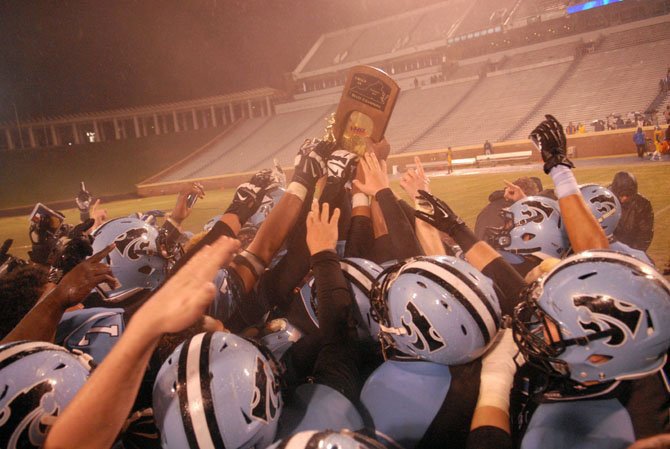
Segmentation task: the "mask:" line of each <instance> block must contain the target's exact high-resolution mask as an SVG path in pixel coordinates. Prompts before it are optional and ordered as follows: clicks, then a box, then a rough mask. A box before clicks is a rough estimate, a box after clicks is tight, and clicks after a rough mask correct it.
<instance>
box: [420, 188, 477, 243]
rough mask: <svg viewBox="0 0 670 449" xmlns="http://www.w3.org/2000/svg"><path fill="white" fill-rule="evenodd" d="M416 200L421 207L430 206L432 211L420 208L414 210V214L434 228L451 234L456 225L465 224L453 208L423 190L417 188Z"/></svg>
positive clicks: (426, 207)
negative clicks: (424, 210)
mask: <svg viewBox="0 0 670 449" xmlns="http://www.w3.org/2000/svg"><path fill="white" fill-rule="evenodd" d="M417 202H418V203H419V205H420V206H421V207H422V209H428V208H432V210H433V211H432V213H430V214H429V213H427V212H423V211H421V210H417V211H414V215H415V216H416V217H417V218H419V219H421V220H423V221H425V222H427V223H429V224H431V225H432V226H434V227H435V228H436V229H439V230H440V231H442V232H446V233H447V234H449V235H452V233H453V231H454V229H456V227H458V226H461V225H463V224H465V223H464V222H463V220H462V219H461V217H459V216H458V215H456V213H454V211H453V210H451V208H450V207H449V206H448V205H447V203H445V202H444V201H442V200H441V199H439V198H437V197H436V196H433V195H431V194H430V193H428V192H426V191H425V190H419V197H418V198H417Z"/></svg>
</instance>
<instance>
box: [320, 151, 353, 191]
mask: <svg viewBox="0 0 670 449" xmlns="http://www.w3.org/2000/svg"><path fill="white" fill-rule="evenodd" d="M357 165H358V155H357V154H355V153H351V152H349V151H347V150H335V151H333V152H332V153H331V155H330V156H329V157H328V162H326V170H327V173H328V182H329V183H334V182H338V183H341V184H346V183H348V182H350V181H351V178H352V177H353V175H354V172H355V171H356V166H357Z"/></svg>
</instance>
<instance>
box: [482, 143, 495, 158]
mask: <svg viewBox="0 0 670 449" xmlns="http://www.w3.org/2000/svg"><path fill="white" fill-rule="evenodd" d="M484 154H485V155H487V156H489V155H491V154H493V145H491V142H489V141H488V139H487V140H486V142H484Z"/></svg>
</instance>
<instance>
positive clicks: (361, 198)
mask: <svg viewBox="0 0 670 449" xmlns="http://www.w3.org/2000/svg"><path fill="white" fill-rule="evenodd" d="M351 207H352V209H353V208H354V207H370V197H369V196H367V195H366V194H365V193H362V192H359V193H354V195H353V196H352V197H351Z"/></svg>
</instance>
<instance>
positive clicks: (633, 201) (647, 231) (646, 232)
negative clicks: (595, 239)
mask: <svg viewBox="0 0 670 449" xmlns="http://www.w3.org/2000/svg"><path fill="white" fill-rule="evenodd" d="M637 188H638V186H637V179H636V178H635V176H634V175H633V174H632V173H630V172H625V171H620V172H618V173H616V174H615V175H614V179H613V180H612V185H611V186H610V190H611V191H612V192H613V193H614V194H615V195H616V196H617V197H618V198H619V201H621V220H619V224H618V225H617V228H616V230H615V231H614V237H615V238H616V239H617V240H618V241H620V242H623V243H625V244H626V245H628V246H630V247H632V248H635V249H639V250H642V251H646V250H647V248H649V245H651V240H652V238H653V237H654V210H653V208H652V206H651V203H650V202H649V200H648V199H647V198H645V197H644V196H642V195H640V194H639V193H638V192H637Z"/></svg>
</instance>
